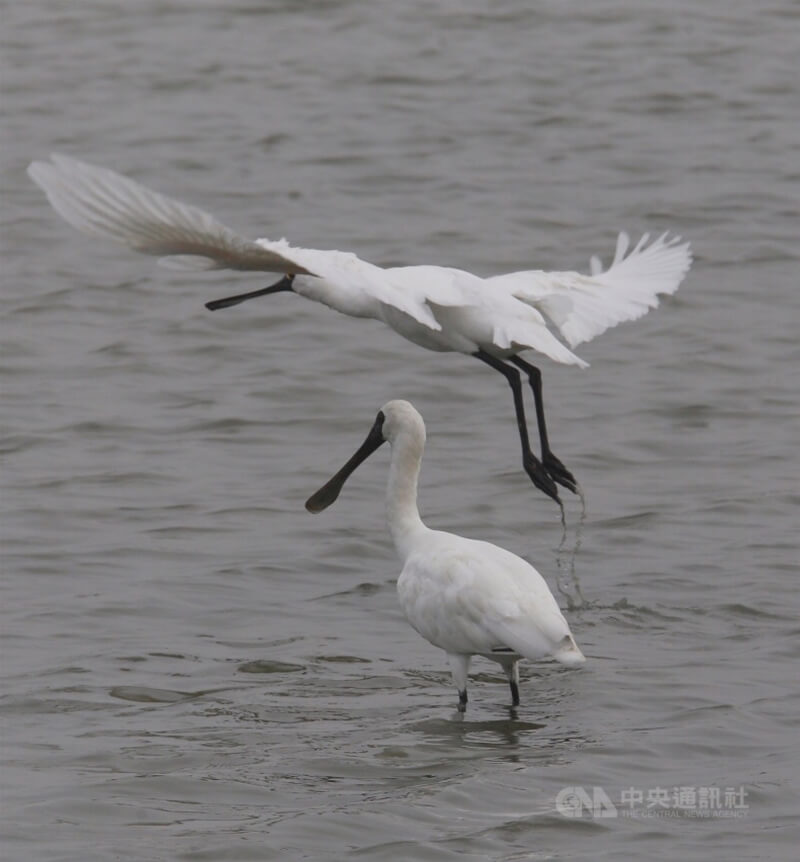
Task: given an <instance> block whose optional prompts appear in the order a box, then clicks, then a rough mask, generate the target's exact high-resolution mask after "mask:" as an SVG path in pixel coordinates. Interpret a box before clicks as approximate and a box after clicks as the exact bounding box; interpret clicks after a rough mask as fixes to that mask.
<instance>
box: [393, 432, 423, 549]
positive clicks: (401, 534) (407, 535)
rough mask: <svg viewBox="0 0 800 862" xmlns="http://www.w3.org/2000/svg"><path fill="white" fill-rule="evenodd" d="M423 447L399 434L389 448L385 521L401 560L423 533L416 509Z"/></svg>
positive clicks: (419, 443) (421, 442)
mask: <svg viewBox="0 0 800 862" xmlns="http://www.w3.org/2000/svg"><path fill="white" fill-rule="evenodd" d="M423 446H424V443H423V441H421V440H417V439H415V438H414V437H412V436H411V435H410V434H408V435H407V434H401V435H400V436H399V437H398V438H397V439H396V440H395V441H394V443H393V444H392V463H391V466H390V467H389V483H388V485H387V487H386V519H387V521H388V523H389V532H390V533H391V534H392V539H393V540H394V546H395V548H396V549H397V553H398V555H399V557H400V558H401V559H402V560H405V559H406V557H407V556H408V554H409V553H410V550H411V546H412V544H413V541H414V537H415V536H417V535H419V533H420V532H422V531H424V530H426V529H427V528H426V527H425V525H424V524H423V523H422V519H421V518H420V516H419V509H418V507H417V481H418V479H419V468H420V464H421V463H422V451H423Z"/></svg>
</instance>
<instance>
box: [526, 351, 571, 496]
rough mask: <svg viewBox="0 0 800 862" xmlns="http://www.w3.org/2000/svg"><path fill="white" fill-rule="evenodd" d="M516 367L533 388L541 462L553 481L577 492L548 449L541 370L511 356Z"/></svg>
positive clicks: (567, 473)
mask: <svg viewBox="0 0 800 862" xmlns="http://www.w3.org/2000/svg"><path fill="white" fill-rule="evenodd" d="M510 361H511V362H513V363H514V365H516V366H517V368H521V369H522V370H523V371H524V372H525V373H526V374H527V375H528V382H529V383H530V384H531V389H532V390H533V401H534V404H535V405H536V423H537V425H538V426H539V442H540V444H541V447H542V464H543V465H544V469H545V470H546V471H547V473H548V474H549V475H550V476H551V477H552V478H553V480H554V481H556V482H558V483H559V484H560V485H563V486H564V487H565V488H567V489H568V490H570V491H572V492H573V494H574V493H577V490H578V483H577V481H576V479H575V477H574V476H573V475H572V473H570V471H569V470H567V468H566V467H565V466H564V465H563V464H562V463H561V461H559V459H558V458H556V456H555V455H554V454H553V453H552V452H551V451H550V443H549V441H548V439H547V425H546V424H545V421H544V399H543V398H542V372H541V371H539V369H538V368H537V367H536V366H535V365H531V364H530V362H526V361H525V360H524V359H520V358H519V356H512V357H511V359H510Z"/></svg>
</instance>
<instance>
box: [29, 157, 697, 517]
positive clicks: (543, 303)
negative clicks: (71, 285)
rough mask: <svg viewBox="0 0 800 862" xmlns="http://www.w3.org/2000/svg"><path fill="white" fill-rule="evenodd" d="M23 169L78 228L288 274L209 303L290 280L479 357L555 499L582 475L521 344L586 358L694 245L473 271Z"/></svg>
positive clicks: (92, 172) (78, 165)
mask: <svg viewBox="0 0 800 862" xmlns="http://www.w3.org/2000/svg"><path fill="white" fill-rule="evenodd" d="M28 173H29V174H30V176H31V178H32V179H33V180H34V181H35V182H36V183H37V184H38V185H39V186H40V187H41V188H42V189H43V190H44V191H45V193H46V194H47V197H48V199H49V200H50V203H51V204H52V205H53V207H54V208H55V209H56V211H57V212H58V213H60V214H61V215H62V216H63V217H64V218H65V219H66V220H67V221H68V222H69V223H70V224H72V225H73V226H74V227H76V228H78V230H81V231H83V232H84V233H87V234H91V235H93V236H98V237H101V238H104V239H110V240H114V241H116V242H120V243H123V244H125V245H127V246H129V247H130V248H132V249H135V250H136V251H140V252H145V253H147V254H153V255H158V256H160V257H161V258H162V263H165V264H166V265H168V266H172V267H178V268H184V269H187V268H188V269H232V270H245V271H254V270H255V271H263V272H276V273H286V274H287V277H284V278H283V279H281V281H279V282H278V283H277V284H275V285H272V286H271V287H269V288H262V289H260V290H257V291H251V292H250V293H246V294H241V295H239V296H236V297H229V298H226V299H224V300H218V301H216V302H211V303H208V304H207V305H208V307H209V308H212V309H213V308H221V307H226V306H229V305H233V304H236V303H238V302H241V301H243V300H245V299H249V298H252V297H253V296H257V295H263V294H266V293H271V292H277V291H279V290H291V291H293V292H294V293H297V294H299V295H301V296H305V297H307V298H308V299H312V300H314V301H316V302H321V303H323V304H325V305H327V306H329V307H330V308H333V309H335V310H337V311H340V312H342V313H343V314H347V315H350V316H353V317H367V318H373V319H377V320H381V321H383V322H384V323H386V324H387V325H388V326H390V327H391V328H392V329H394V330H395V331H396V332H398V333H399V334H400V335H402V336H403V337H404V338H406V339H408V340H409V341H412V342H414V343H415V344H418V345H420V346H422V347H425V348H427V349H429V350H438V351H457V352H461V353H466V354H470V355H473V356H476V357H477V358H479V359H481V360H482V361H483V362H485V363H487V364H489V365H490V366H492V367H493V368H495V369H496V370H497V371H499V372H500V373H502V374H503V375H504V376H505V377H506V379H507V380H508V382H509V383H510V385H511V387H512V390H513V393H514V405H515V410H516V414H517V422H518V427H519V430H520V439H521V443H522V451H523V465H524V467H525V469H526V471H527V472H528V474H529V475H530V477H531V479H532V480H533V482H534V484H536V485H537V487H539V488H541V489H542V490H543V491H545V493H547V494H549V495H550V496H551V497H553V499H555V500H556V501H557V502H559V503H560V500H559V497H558V493H557V489H556V486H555V484H554V483H555V482H558V483H560V484H562V485H564V486H565V487H567V488H569V489H570V490H572V491H576V490H577V488H578V486H577V482H576V481H575V478H574V477H573V476H572V474H571V473H570V472H569V471H568V470H567V469H566V468H565V467H564V465H563V464H562V463H561V462H560V461H559V460H558V459H557V458H556V457H555V456H554V455H553V453H552V452H551V451H550V447H549V442H548V439H547V432H546V428H545V421H544V407H543V403H542V397H541V379H540V374H539V371H538V369H537V368H535V367H534V366H532V365H530V364H529V363H527V362H525V361H524V360H523V359H522V358H521V357H520V356H519V354H520V353H522V352H524V351H526V350H535V351H537V352H539V353H542V354H544V355H545V356H548V357H549V358H550V359H552V360H553V361H555V362H561V363H565V364H569V365H577V366H579V367H586V365H587V363H586V362H584V361H583V360H582V359H581V358H580V357H578V356H577V355H576V354H575V353H573V352H572V350H571V349H570V348H574V347H576V346H577V345H578V344H580V343H582V342H584V341H588V340H589V339H591V338H594V337H595V336H596V335H599V334H600V333H601V332H604V331H605V330H606V329H608V328H609V327H612V326H616V325H617V324H618V323H621V322H622V321H625V320H634V319H636V318H638V317H640V316H641V315H643V314H645V313H646V312H647V311H648V310H649V309H650V308H654V307H656V306H657V305H658V295H659V294H670V293H674V292H675V291H676V290H677V289H678V285H679V284H680V283H681V281H682V280H683V278H684V276H685V275H686V273H687V271H688V269H689V266H690V264H691V253H690V250H689V244H688V243H683V244H681V243H680V241H679V238H678V237H673V238H671V239H669V238H668V237H667V234H664V235H663V236H661V237H659V238H658V239H657V240H655V241H654V242H652V243H650V244H649V245H648V244H647V243H648V237H647V235H645V236H643V237H642V238H641V240H640V241H639V243H638V244H637V245H636V247H635V248H634V249H633V250H632V251H631V252H630V253H629V254H627V256H626V252H627V251H628V247H629V240H628V237H627V235H626V234H620V236H619V238H618V240H617V249H616V254H615V256H614V260H613V261H612V264H611V266H610V267H609V269H608V270H606V271H602V267H601V265H600V263H599V261H598V260H597V259H596V258H593V259H592V263H591V270H592V274H591V275H581V274H579V273H577V272H542V271H539V270H532V271H529V272H514V273H509V274H506V275H498V276H494V277H491V278H480V277H478V276H476V275H472V274H471V273H468V272H464V271H463V270H459V269H453V268H451V267H440V266H407V267H391V268H382V267H379V266H375V265H374V264H371V263H367V262H366V261H363V260H360V259H359V258H358V257H356V256H355V255H354V254H351V253H349V252H341V251H320V250H316V249H306V248H298V247H295V246H291V245H290V244H289V243H288V242H287V241H286V240H285V239H282V240H269V239H258V240H249V239H245V238H243V237H241V236H239V235H238V234H236V233H235V232H234V231H232V230H231V229H230V228H227V227H225V226H224V225H222V224H221V223H220V222H218V221H216V219H214V218H213V217H212V216H210V215H209V214H208V213H205V212H204V211H203V210H200V209H198V208H197V207H193V206H188V205H187V204H183V203H180V202H178V201H175V200H172V199H170V198H168V197H165V196H164V195H160V194H157V193H156V192H153V191H151V190H149V189H147V188H145V187H144V186H142V185H140V184H139V183H136V182H134V181H132V180H130V179H127V178H126V177H123V176H120V175H119V174H117V173H115V172H113V171H110V170H108V169H106V168H100V167H96V166H94V165H89V164H86V163H84V162H79V161H77V160H75V159H71V158H67V157H66V156H59V155H54V156H52V161H51V162H33V163H32V164H31V165H30V166H29V168H28ZM548 323H549V324H550V325H551V326H552V327H553V329H554V330H555V333H557V334H558V335H559V336H560V337H561V338H563V339H564V340H565V341H566V342H567V344H568V345H569V347H567V345H566V344H564V343H563V342H562V341H561V340H559V338H558V337H556V334H554V332H552V331H551V330H550V329H549V328H548ZM505 360H508V361H505ZM518 368H519V369H521V370H522V371H523V372H524V373H525V374H526V375H527V376H528V379H529V382H530V384H531V387H532V389H533V392H534V398H535V401H536V410H537V418H538V421H539V438H540V443H541V450H542V458H541V461H539V459H537V458H536V457H535V456H534V455H533V454H532V452H531V450H530V444H529V441H528V437H527V430H526V422H525V415H524V406H523V402H522V394H521V388H520V375H519V371H518V370H517V369H518Z"/></svg>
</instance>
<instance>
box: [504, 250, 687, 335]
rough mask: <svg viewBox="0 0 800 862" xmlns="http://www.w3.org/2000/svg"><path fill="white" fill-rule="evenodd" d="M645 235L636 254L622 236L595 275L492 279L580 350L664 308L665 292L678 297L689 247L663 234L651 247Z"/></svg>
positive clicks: (520, 274)
mask: <svg viewBox="0 0 800 862" xmlns="http://www.w3.org/2000/svg"><path fill="white" fill-rule="evenodd" d="M648 239H649V235H648V234H645V235H644V236H643V237H642V238H641V239H640V240H639V242H638V243H637V245H636V247H635V248H634V249H633V251H631V252H630V254H628V255H627V256H626V252H627V250H628V246H629V239H628V236H627V234H624V233H621V234H620V235H619V237H618V239H617V248H616V253H615V255H614V260H613V261H612V263H611V266H610V267H609V268H608V269H607V270H606V271H605V272H603V271H601V265H600V263H599V261H598V260H597V259H596V258H593V259H592V263H591V268H592V275H581V274H580V273H577V272H542V271H536V270H534V271H530V272H512V273H508V274H507V275H500V276H494V277H493V278H490V279H487V281H488V282H489V283H490V284H491V285H492V286H493V287H494V288H500V289H503V290H506V291H509V292H510V293H511V294H512V295H513V296H514V297H516V298H517V299H519V300H521V301H522V302H524V303H527V304H529V305H531V306H533V307H534V308H536V309H538V310H539V311H541V312H542V313H543V314H544V315H546V317H547V318H548V319H549V320H550V321H551V322H552V323H553V325H554V326H555V327H556V328H557V329H558V331H559V332H560V334H561V335H562V336H563V337H564V338H565V339H566V341H567V343H568V344H569V345H570V347H577V346H578V345H579V344H581V343H582V342H584V341H589V340H590V339H592V338H594V337H595V336H596V335H599V334H600V333H601V332H605V330H606V329H609V328H610V327H612V326H616V325H617V324H618V323H622V322H623V321H626V320H636V319H637V318H639V317H641V316H642V315H644V314H646V313H647V312H648V311H649V310H650V309H651V308H655V307H656V306H657V305H658V296H659V294H671V293H674V292H675V291H676V290H677V289H678V287H679V285H680V283H681V282H682V281H683V279H684V276H685V275H686V273H687V272H688V271H689V267H690V266H691V263H692V254H691V250H690V247H689V243H681V242H680V237H677V236H676V237H671V238H668V236H667V234H663V235H662V236H660V237H659V238H658V239H657V240H655V241H654V242H652V243H651V244H650V245H647V242H648Z"/></svg>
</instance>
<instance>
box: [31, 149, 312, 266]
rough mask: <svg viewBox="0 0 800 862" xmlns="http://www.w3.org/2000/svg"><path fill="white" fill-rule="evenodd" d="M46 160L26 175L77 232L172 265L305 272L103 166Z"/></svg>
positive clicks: (208, 217)
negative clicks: (158, 258)
mask: <svg viewBox="0 0 800 862" xmlns="http://www.w3.org/2000/svg"><path fill="white" fill-rule="evenodd" d="M51 158H52V161H51V162H33V163H31V165H30V166H29V167H28V174H29V176H30V177H31V179H32V180H33V181H34V182H35V183H36V184H37V185H39V186H40V187H41V188H42V189H43V191H44V192H45V194H46V195H47V198H48V200H49V201H50V203H51V204H52V206H53V208H54V209H55V210H56V212H58V213H59V215H61V216H62V217H63V218H64V219H66V221H68V222H69V223H70V224H71V225H72V226H73V227H75V228H77V229H78V230H80V231H82V232H83V233H86V234H90V235H92V236H98V237H102V238H104V239H110V240H114V241H116V242H119V243H122V244H124V245H127V246H128V247H129V248H132V249H135V250H136V251H140V252H144V253H146V254H154V255H158V256H163V257H164V258H165V260H164V261H163V262H164V263H166V264H167V265H168V266H172V267H174V268H181V269H235V270H258V271H262V272H290V271H291V272H295V273H307V274H311V273H309V272H308V270H305V269H303V268H302V267H301V266H298V265H297V264H296V263H295V262H293V261H291V260H289V259H287V258H285V257H283V256H282V255H280V254H277V253H276V252H275V251H273V250H270V249H266V248H264V247H263V246H261V245H260V244H259V243H257V242H253V241H252V240H249V239H246V238H244V237H241V236H239V235H238V234H236V233H235V232H234V231H232V230H231V229H230V228H227V227H225V225H223V224H221V223H220V222H218V221H217V220H216V219H215V218H213V216H211V215H209V214H208V213H207V212H204V211H203V210H201V209H198V208H197V207H193V206H189V205H188V204H184V203H181V202H180V201H176V200H173V199H172V198H168V197H166V196H165V195H161V194H158V193H157V192H154V191H151V190H150V189H148V188H145V186H143V185H140V184H139V183H137V182H134V181H133V180H130V179H128V178H127V177H123V176H121V175H120V174H118V173H115V172H114V171H111V170H108V169H107V168H101V167H97V166H96V165H90V164H87V163H85V162H79V161H77V160H76V159H71V158H68V157H67V156H60V155H53V156H52V157H51Z"/></svg>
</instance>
